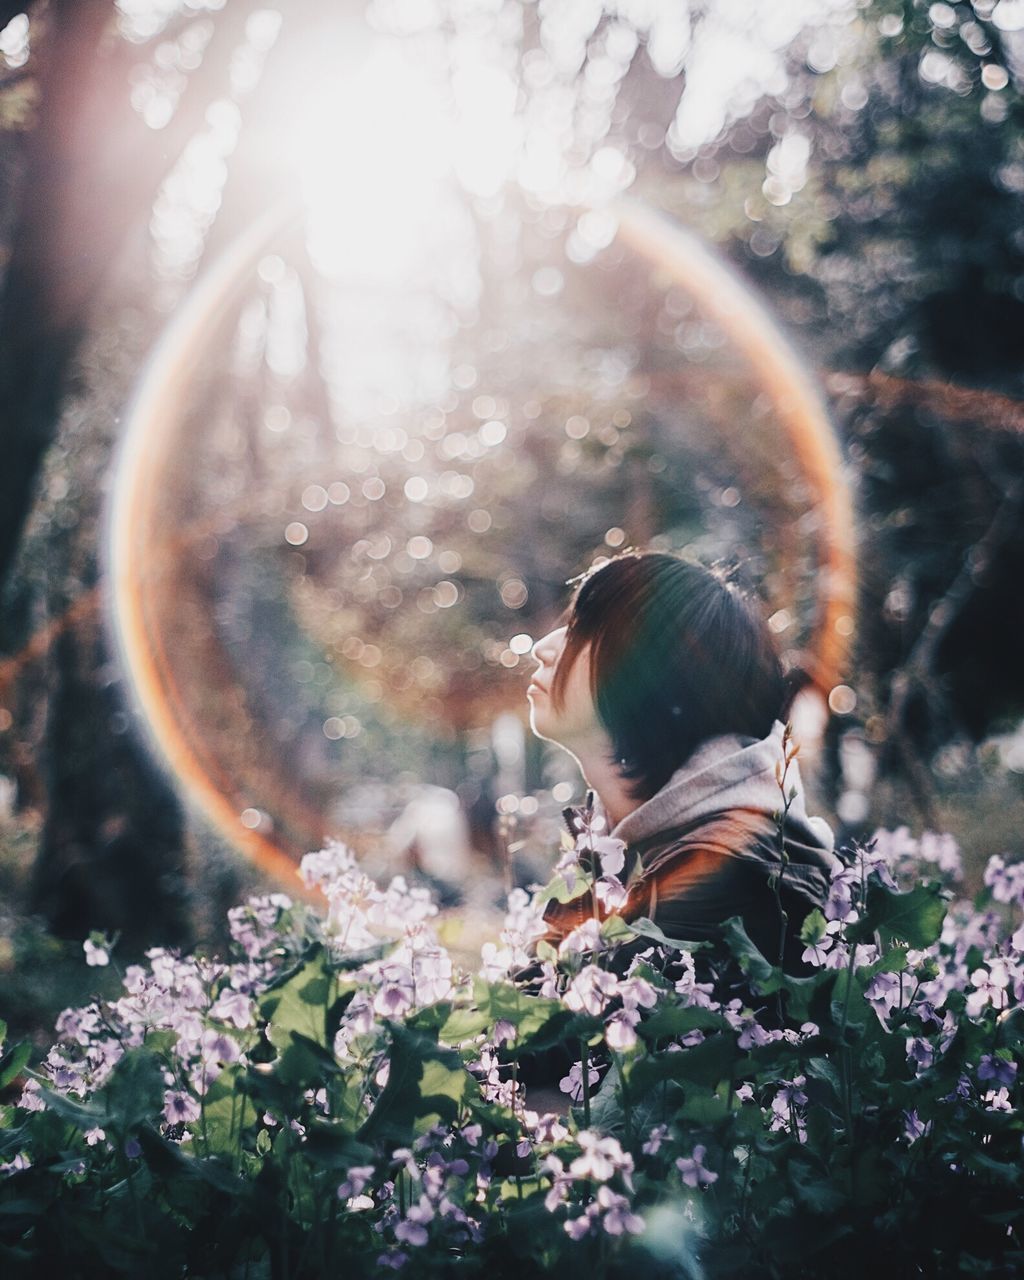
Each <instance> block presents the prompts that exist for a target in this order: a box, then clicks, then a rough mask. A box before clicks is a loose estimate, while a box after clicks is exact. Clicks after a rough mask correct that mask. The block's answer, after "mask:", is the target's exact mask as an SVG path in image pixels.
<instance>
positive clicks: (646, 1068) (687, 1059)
mask: <svg viewBox="0 0 1024 1280" xmlns="http://www.w3.org/2000/svg"><path fill="white" fill-rule="evenodd" d="M736 1056H737V1050H736V1044H735V1041H734V1040H733V1039H732V1037H731V1036H726V1035H715V1036H708V1038H707V1039H706V1040H704V1041H702V1042H701V1043H700V1044H698V1045H695V1046H694V1047H693V1048H692V1049H681V1050H680V1051H679V1052H678V1053H662V1054H658V1055H657V1056H655V1057H644V1058H638V1059H636V1060H635V1061H634V1062H633V1063H631V1064H630V1065H629V1066H628V1067H627V1068H626V1074H627V1083H628V1085H629V1089H630V1093H631V1094H632V1093H633V1092H634V1091H642V1090H644V1089H647V1088H650V1086H651V1085H655V1084H660V1083H661V1081H663V1080H675V1081H677V1082H678V1083H680V1084H683V1085H686V1084H694V1085H701V1086H706V1087H707V1089H710V1090H713V1089H715V1088H717V1086H718V1085H719V1084H720V1083H721V1081H722V1080H725V1079H727V1078H728V1077H729V1076H731V1074H732V1067H733V1063H734V1062H735V1061H736Z"/></svg>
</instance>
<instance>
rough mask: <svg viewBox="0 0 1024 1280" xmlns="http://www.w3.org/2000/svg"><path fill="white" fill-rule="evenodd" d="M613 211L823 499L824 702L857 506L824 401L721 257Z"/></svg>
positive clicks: (820, 661)
mask: <svg viewBox="0 0 1024 1280" xmlns="http://www.w3.org/2000/svg"><path fill="white" fill-rule="evenodd" d="M614 211H615V214H616V216H617V217H618V221H619V232H618V234H619V238H620V239H621V240H622V241H623V242H624V243H626V244H628V245H630V246H631V247H632V248H633V249H635V250H636V251H637V252H638V253H640V254H642V255H643V256H644V257H645V258H646V259H647V260H648V261H649V262H651V263H652V264H653V265H655V266H657V267H659V268H661V269H662V270H663V271H666V272H668V273H669V274H670V275H671V277H672V278H673V279H674V280H675V281H677V282H678V283H679V284H680V285H682V286H683V287H684V288H686V289H687V290H688V291H689V292H690V293H692V294H693V296H694V297H695V298H696V299H697V301H698V302H699V303H700V305H701V306H702V307H703V308H704V309H705V311H706V312H707V314H708V315H709V316H710V317H711V318H712V319H714V320H715V321H716V322H717V323H718V324H719V325H720V326H721V327H722V329H723V330H724V331H725V332H726V333H727V334H728V336H729V337H730V338H731V339H732V341H733V343H734V344H735V345H736V348H737V350H739V351H740V352H741V353H742V354H743V355H744V356H745V357H746V358H747V360H748V361H749V363H750V365H751V367H752V369H753V370H754V373H755V375H756V378H757V380H758V382H759V383H760V384H761V385H762V386H763V387H764V389H765V391H766V392H767V393H768V395H769V396H770V397H771V401H772V404H773V406H774V408H775V411H776V413H777V414H778V416H779V420H780V421H781V423H782V425H783V429H784V430H785V432H786V435H787V437H788V439H789V443H790V445H791V447H792V449H793V454H794V456H795V458H796V460H797V461H798V463H799V464H800V470H801V472H802V474H803V476H804V478H805V479H806V480H807V481H808V482H809V484H810V485H811V487H812V489H813V490H814V492H815V493H816V494H817V503H816V505H817V508H818V511H819V512H820V514H821V517H822V518H821V519H820V520H819V521H818V525H817V528H818V535H817V537H818V571H817V574H816V578H815V580H816V583H817V588H818V617H817V619H816V626H815V636H814V642H813V649H812V659H813V661H812V667H813V669H812V670H811V671H810V672H809V674H810V675H811V676H812V677H813V679H814V682H815V685H816V687H817V688H818V690H819V691H820V692H821V694H822V695H823V696H826V697H827V695H828V693H829V690H830V689H831V688H832V686H833V685H835V684H836V683H838V681H839V679H840V677H841V675H842V674H843V668H844V665H845V663H846V659H847V654H848V648H849V646H848V644H847V639H848V637H849V635H850V633H851V631H852V627H851V625H850V621H849V620H850V619H852V618H853V617H854V616H855V614H856V600H857V569H856V552H855V546H856V541H855V532H854V513H853V502H852V499H851V497H850V492H849V489H848V487H847V485H846V483H845V481H844V479H843V473H842V456H841V454H840V451H839V443H838V441H837V440H836V437H835V433H834V432H833V430H832V424H831V422H830V420H829V416H828V412H827V410H826V408H825V403H824V401H823V399H822V397H821V396H820V394H819V393H818V391H817V389H816V387H815V386H814V383H813V382H812V380H811V378H810V377H809V375H808V373H807V371H806V369H805V367H804V365H803V364H802V362H801V360H800V359H799V357H798V356H797V354H796V352H795V351H794V350H793V348H792V347H791V346H790V345H789V343H788V342H787V341H786V339H785V338H784V337H783V335H782V333H781V332H780V331H779V329H778V327H777V326H776V324H775V322H774V320H773V319H772V317H771V315H770V314H769V312H768V311H767V310H766V308H765V307H764V306H763V305H762V304H761V302H760V301H759V300H758V299H757V298H756V296H755V295H754V293H753V291H752V290H751V289H749V288H748V287H747V286H746V285H745V284H744V283H743V281H742V280H741V279H740V278H739V276H738V275H736V274H735V273H733V272H732V271H731V270H729V268H728V267H727V266H725V265H724V264H723V262H722V260H721V259H720V258H719V257H718V256H717V255H716V254H714V253H712V252H711V251H710V250H709V249H708V248H707V247H706V246H705V245H704V244H702V243H701V241H700V240H698V239H697V237H696V236H694V235H691V234H690V233H689V232H688V231H686V230H685V229H684V228H682V227H680V226H679V225H678V224H676V223H673V222H670V221H669V220H668V218H666V217H665V216H663V215H661V214H658V213H655V212H654V211H652V210H651V209H649V208H647V207H646V206H644V205H642V204H640V203H638V202H637V201H635V200H631V199H630V200H626V199H623V200H621V201H620V202H619V203H618V204H617V205H616V206H615V209H614Z"/></svg>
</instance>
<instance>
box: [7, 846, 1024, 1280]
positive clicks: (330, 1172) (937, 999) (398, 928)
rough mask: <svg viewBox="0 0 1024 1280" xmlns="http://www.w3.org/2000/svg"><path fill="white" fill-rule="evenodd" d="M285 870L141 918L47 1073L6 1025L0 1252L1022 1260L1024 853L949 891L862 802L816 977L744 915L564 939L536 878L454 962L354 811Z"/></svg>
mask: <svg viewBox="0 0 1024 1280" xmlns="http://www.w3.org/2000/svg"><path fill="white" fill-rule="evenodd" d="M615 843H616V842H613V841H611V840H610V839H608V838H607V837H600V836H596V835H595V833H594V832H593V831H590V830H589V829H588V830H587V831H585V832H584V833H583V834H582V835H581V836H580V838H579V840H578V841H577V842H576V844H577V847H575V848H573V849H570V850H567V851H566V856H565V857H564V858H563V859H562V862H561V863H560V864H559V872H558V874H559V886H558V889H557V892H558V894H559V896H561V897H565V896H566V895H572V894H576V893H583V892H586V891H587V890H588V889H589V888H591V887H592V886H593V885H595V884H598V883H600V882H602V881H604V882H605V892H606V893H607V894H608V895H609V896H610V898H611V899H612V900H614V896H615V889H614V885H613V884H610V883H609V882H610V881H614V880H615V874H614V872H615V870H616V869H617V868H621V865H622V863H621V859H620V858H619V856H618V854H619V853H620V852H621V850H617V849H616V848H615ZM894 873H895V874H894ZM897 874H898V875H899V876H900V877H901V878H903V879H904V880H905V881H906V880H909V879H910V878H911V877H913V879H914V880H915V881H916V883H914V884H913V887H911V888H909V889H905V890H904V889H901V888H900V887H899V883H898V881H897V878H896V875H897ZM302 875H303V877H304V879H305V880H306V882H307V884H310V885H317V886H319V887H320V888H321V889H322V890H323V893H324V896H325V898H326V902H327V911H326V914H325V915H324V916H323V917H321V916H320V915H318V914H317V913H315V912H313V911H311V910H309V909H308V908H305V907H302V906H299V905H296V904H295V903H293V902H292V901H291V900H290V899H289V898H287V897H286V896H285V895H283V894H275V895H272V896H269V897H263V898H255V899H252V900H250V901H249V902H248V903H247V904H246V905H245V906H242V907H238V908H236V909H235V910H234V911H232V912H231V914H230V927H231V932H232V937H233V939H234V943H235V948H236V950H235V954H234V955H233V956H232V957H231V958H230V959H229V960H228V961H227V962H221V961H217V960H208V959H204V958H202V957H197V956H181V955H178V954H175V953H173V952H170V951H167V950H164V949H160V948H156V949H153V950H151V951H150V952H149V953H148V957H147V958H148V960H149V965H148V967H146V968H143V967H141V966H132V967H130V968H129V969H128V970H127V971H126V972H125V974H124V975H123V994H122V995H121V996H120V997H119V998H118V999H116V1000H113V1001H110V1002H103V1003H98V1002H97V1003H94V1004H91V1005H87V1006H86V1007H84V1008H81V1009H69V1010H66V1011H65V1012H64V1013H63V1014H61V1016H60V1018H59V1019H58V1023H57V1033H58V1040H57V1043H56V1044H55V1045H54V1046H53V1048H52V1049H51V1050H50V1051H49V1053H48V1055H47V1057H46V1059H45V1060H44V1061H43V1063H42V1064H41V1066H40V1068H39V1069H38V1070H32V1071H29V1070H27V1061H28V1054H27V1050H26V1049H25V1048H24V1047H14V1048H9V1049H8V1051H7V1053H6V1054H5V1055H4V1056H3V1057H2V1058H0V1085H5V1086H8V1088H12V1087H13V1088H15V1090H16V1091H17V1092H18V1095H19V1096H18V1097H17V1100H16V1101H14V1102H13V1103H12V1104H11V1105H8V1106H6V1107H4V1108H3V1109H2V1111H0V1160H2V1169H3V1172H4V1174H5V1175H6V1176H5V1177H4V1178H3V1179H2V1181H0V1261H2V1263H3V1266H4V1274H5V1275H11V1276H36V1275H39V1276H41V1275H53V1274H62V1275H65V1276H68V1277H76V1276H83V1277H86V1276H101V1275H102V1276H111V1275H133V1276H134V1275H139V1274H143V1273H145V1274H147V1275H149V1276H153V1277H165V1276H166V1277H171V1276H174V1277H181V1276H191V1277H207V1276H231V1277H242V1276H250V1277H256V1276H267V1277H314V1276H327V1275H334V1274H337V1273H339V1272H343V1273H344V1274H345V1275H347V1276H354V1277H358V1276H371V1275H380V1274H386V1273H387V1272H388V1271H390V1270H392V1269H394V1270H402V1269H405V1270H407V1271H408V1272H409V1273H410V1274H415V1275H416V1276H439V1277H440V1276H455V1275H459V1276H476V1275H479V1276H484V1275H487V1276H489V1277H494V1276H498V1277H501V1276H521V1275H524V1274H525V1275H554V1274H556V1273H563V1272H564V1271H565V1269H566V1268H567V1267H571V1268H574V1269H577V1268H580V1269H589V1271H590V1273H591V1274H594V1275H598V1276H608V1277H614V1276H620V1275H626V1274H627V1273H630V1272H633V1271H635V1270H636V1269H637V1268H643V1270H644V1272H645V1274H649V1275H653V1276H665V1277H668V1276H680V1277H696V1276H705V1277H718V1276H743V1277H751V1276H773V1277H817V1276H820V1275H824V1274H829V1275H831V1276H837V1277H845V1276H851V1277H852V1276H860V1275H861V1274H862V1273H863V1271H864V1268H865V1267H867V1266H868V1265H874V1266H876V1267H877V1265H878V1260H879V1259H880V1258H881V1259H884V1265H885V1269H886V1273H887V1274H906V1275H923V1276H944V1275H991V1276H1008V1275H1012V1274H1015V1273H1016V1272H1017V1271H1018V1270H1019V1268H1020V1267H1021V1265H1022V1264H1024V1250H1022V1230H1024V1202H1022V1194H1021V1190H1022V1188H1021V1180H1022V1174H1021V1168H1020V1164H1021V1162H1020V1152H1021V1136H1022V1131H1024V1125H1022V1116H1021V1105H1020V1103H1021V1096H1020V1083H1019V1065H1020V1057H1021V1026H1022V1015H1021V1007H1020V1005H1021V996H1022V994H1024V926H1021V925H1020V920H1019V908H1020V907H1021V905H1022V901H1024V875H1022V874H1021V872H1020V870H1019V868H1018V867H1017V866H1006V865H1005V864H1004V863H1003V862H1002V861H1001V860H999V859H993V861H992V862H991V863H990V865H989V869H988V872H987V874H986V888H985V890H984V893H983V895H982V896H981V898H979V900H978V901H976V902H975V903H967V902H964V901H953V893H952V892H951V889H950V886H951V885H954V884H955V883H956V881H957V879H958V867H957V858H956V851H955V848H953V847H952V845H951V842H950V841H949V840H948V838H946V837H942V838H939V837H924V838H923V839H922V840H921V841H914V840H912V839H911V838H910V837H909V835H908V834H907V833H906V832H905V831H901V832H896V833H887V832H883V833H879V835H878V837H877V838H876V841H875V842H873V844H872V845H870V846H868V847H858V848H855V849H853V850H852V851H850V852H849V853H848V854H846V855H845V856H844V858H843V859H842V860H841V861H840V862H839V864H838V865H837V867H836V869H835V873H834V875H833V879H832V884H831V891H830V894H829V897H828V900H827V902H826V903H825V904H824V907H823V909H822V910H821V911H816V912H813V913H812V914H811V915H810V916H809V917H808V918H807V920H806V921H805V922H804V926H803V931H802V942H803V944H804V947H805V950H804V960H805V962H806V963H807V964H808V965H809V966H810V972H809V976H805V977H793V976H791V975H790V974H787V973H785V972H784V971H783V970H782V969H781V968H780V967H779V966H778V965H777V964H775V963H773V958H771V957H766V956H764V955H763V954H761V952H759V951H758V950H757V948H756V947H755V946H754V945H753V943H752V942H751V941H750V939H749V937H748V936H747V934H746V932H745V930H744V928H743V925H742V923H741V922H740V921H739V920H738V919H736V920H732V921H730V922H729V923H728V925H727V927H726V928H725V929H724V931H723V937H722V940H721V943H720V944H718V945H716V946H713V947H701V948H691V947H689V946H687V945H686V944H684V943H682V942H680V941H676V940H673V939H671V938H668V937H666V936H665V935H664V934H663V933H662V932H661V931H660V930H658V929H657V928H655V927H654V926H653V925H651V923H650V922H649V921H634V922H632V923H631V924H630V923H627V922H625V921H623V920H622V919H621V918H620V917H618V916H615V915H611V916H609V917H608V918H607V919H605V920H604V921H603V922H602V921H601V920H599V919H598V918H588V919H587V921H586V923H585V924H584V925H582V926H581V927H580V928H578V929H576V930H575V931H574V932H573V933H571V934H569V935H568V936H567V937H566V938H564V939H563V940H562V941H561V942H560V943H559V944H558V945H557V946H555V945H553V944H552V943H551V942H550V941H548V940H545V938H544V934H545V932H546V926H545V925H544V922H543V919H542V912H543V907H544V903H545V902H546V901H548V900H549V899H550V896H551V894H550V893H544V892H538V893H537V894H535V895H534V896H533V897H532V898H531V897H530V896H529V895H527V894H525V893H523V892H521V891H517V892H516V893H515V894H513V895H512V898H511V900H510V904H509V906H510V910H509V914H508V916H507V919H506V925H505V928H504V930H503V931H502V933H501V937H500V939H499V940H498V941H497V942H495V943H492V944H488V945H487V946H486V947H485V948H484V953H485V954H484V964H483V967H482V971H481V973H480V974H477V975H473V974H468V973H462V972H459V971H457V969H456V968H455V966H454V965H453V963H452V960H451V958H450V957H449V956H448V954H447V953H446V952H445V950H444V949H443V948H442V947H441V946H440V944H439V943H438V941H437V938H436V935H435V933H434V932H433V930H432V928H431V926H430V919H431V917H432V916H433V914H434V913H435V908H434V906H433V904H432V902H431V901H430V899H429V897H428V896H427V895H426V894H425V893H424V892H423V891H421V890H419V889H415V888H409V887H408V886H407V885H406V884H405V883H404V881H402V880H401V879H400V878H399V879H396V880H393V881H392V882H391V884H390V885H388V886H387V887H385V888H381V887H379V886H378V885H376V884H375V883H373V882H372V881H370V880H368V879H367V878H366V877H365V876H364V875H363V874H362V873H361V872H360V871H359V869H358V867H357V866H356V863H355V860H354V858H353V856H352V855H351V854H350V853H349V851H348V850H347V849H346V848H345V847H344V846H342V845H339V844H331V845H329V846H328V848H326V849H325V850H322V851H321V852H319V853H316V854H310V855H308V856H307V858H306V859H304V861H303V865H302ZM90 941H91V944H92V952H91V953H90V954H91V956H92V957H93V963H96V960H95V955H96V954H97V949H98V950H100V951H103V952H104V954H107V951H106V948H105V947H104V946H103V940H101V939H99V940H98V939H95V938H94V939H91V940H90ZM552 1061H555V1062H560V1063H561V1065H558V1066H555V1067H550V1068H548V1075H547V1078H546V1079H545V1078H544V1066H545V1064H547V1063H550V1062H552ZM18 1076H21V1077H23V1079H22V1083H21V1084H20V1085H14V1084H13V1082H14V1080H15V1077H18ZM556 1084H557V1085H559V1086H560V1091H561V1094H562V1096H563V1097H564V1098H565V1105H564V1106H563V1107H561V1108H558V1109H554V1110H552V1109H550V1108H546V1109H545V1108H541V1107H539V1106H538V1105H537V1098H538V1097H539V1096H541V1095H540V1094H539V1093H538V1089H539V1088H541V1087H543V1086H545V1085H546V1086H554V1085H556ZM545 1096H547V1097H548V1098H550V1096H551V1091H550V1088H548V1090H547V1093H546V1095H545Z"/></svg>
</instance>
